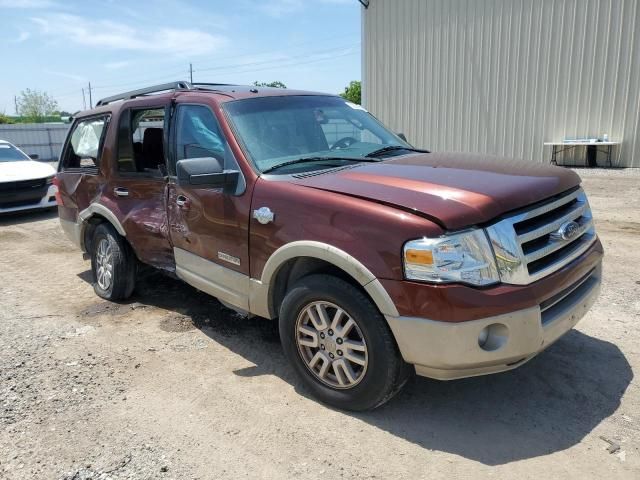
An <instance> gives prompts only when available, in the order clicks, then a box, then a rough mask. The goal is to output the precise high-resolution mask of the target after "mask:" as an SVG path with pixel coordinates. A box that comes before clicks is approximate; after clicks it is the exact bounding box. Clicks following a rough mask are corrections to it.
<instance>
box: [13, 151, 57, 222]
mask: <svg viewBox="0 0 640 480" xmlns="http://www.w3.org/2000/svg"><path fill="white" fill-rule="evenodd" d="M55 175H56V171H55V169H54V168H53V167H52V166H51V165H48V164H46V163H42V162H36V161H34V160H32V159H31V158H29V156H28V155H27V154H26V153H24V152H23V151H22V150H20V149H19V148H18V147H16V146H15V145H12V144H11V143H9V142H7V141H5V140H0V214H2V213H7V212H17V211H20V210H33V209H38V208H52V207H55V206H56V197H55V195H56V192H57V191H58V190H57V187H56V186H55V185H53V179H54V177H55Z"/></svg>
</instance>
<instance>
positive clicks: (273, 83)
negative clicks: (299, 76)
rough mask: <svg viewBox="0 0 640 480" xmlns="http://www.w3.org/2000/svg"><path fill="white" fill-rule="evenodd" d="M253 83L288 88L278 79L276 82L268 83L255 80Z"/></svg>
mask: <svg viewBox="0 0 640 480" xmlns="http://www.w3.org/2000/svg"><path fill="white" fill-rule="evenodd" d="M253 84H254V85H255V86H256V87H273V88H287V86H286V85H285V84H284V83H282V82H280V81H278V80H276V81H275V82H268V83H267V82H258V81H255V82H253Z"/></svg>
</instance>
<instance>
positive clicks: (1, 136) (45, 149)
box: [0, 123, 70, 162]
mask: <svg viewBox="0 0 640 480" xmlns="http://www.w3.org/2000/svg"><path fill="white" fill-rule="evenodd" d="M69 127H70V124H58V123H17V124H12V125H6V124H5V125H0V140H6V141H8V142H11V143H13V144H14V145H15V146H17V147H18V148H20V149H21V150H22V151H24V152H25V153H26V154H28V155H31V154H34V153H35V154H36V155H38V156H39V157H40V160H42V161H45V162H54V161H57V160H58V157H59V155H60V150H61V149H62V144H63V143H64V139H65V137H66V135H67V130H69Z"/></svg>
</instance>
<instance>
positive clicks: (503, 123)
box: [362, 0, 640, 167]
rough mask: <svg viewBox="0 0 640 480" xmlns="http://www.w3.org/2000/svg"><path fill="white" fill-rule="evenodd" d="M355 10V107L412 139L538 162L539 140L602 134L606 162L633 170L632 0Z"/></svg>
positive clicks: (639, 163)
mask: <svg viewBox="0 0 640 480" xmlns="http://www.w3.org/2000/svg"><path fill="white" fill-rule="evenodd" d="M362 12H363V13H362V14H363V65H362V68H363V103H364V105H365V106H366V108H367V109H368V110H370V111H371V112H372V113H373V114H374V115H376V116H377V117H378V118H380V119H381V120H382V121H383V122H385V123H386V124H387V125H389V126H391V127H392V128H394V129H395V130H397V131H402V132H404V133H406V135H407V137H408V139H409V141H410V142H412V143H414V144H415V145H418V146H421V147H424V148H429V149H432V150H438V151H442V150H449V151H472V152H483V153H491V154H498V155H506V156H512V157H519V158H524V159H526V160H532V161H540V162H541V161H549V157H550V150H549V149H548V148H544V149H543V143H544V142H545V141H557V140H562V139H564V138H566V137H574V138H575V137H590V138H593V137H598V136H600V135H602V134H604V133H607V134H608V135H609V138H610V139H611V140H622V141H623V145H622V147H621V148H618V149H617V151H616V152H615V153H614V158H613V163H614V166H634V167H640V132H639V125H640V21H639V20H640V7H639V6H638V0H371V2H370V6H369V8H368V9H367V10H365V9H363V10H362ZM599 161H602V159H601V158H600V157H599ZM583 162H584V151H582V152H580V151H578V152H576V157H575V158H573V157H572V156H570V155H568V156H567V157H566V159H565V163H567V164H574V163H577V164H582V163H583Z"/></svg>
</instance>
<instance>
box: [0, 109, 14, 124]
mask: <svg viewBox="0 0 640 480" xmlns="http://www.w3.org/2000/svg"><path fill="white" fill-rule="evenodd" d="M2 123H13V119H12V118H11V117H9V116H7V115H5V114H4V112H2V113H0V124H2Z"/></svg>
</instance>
